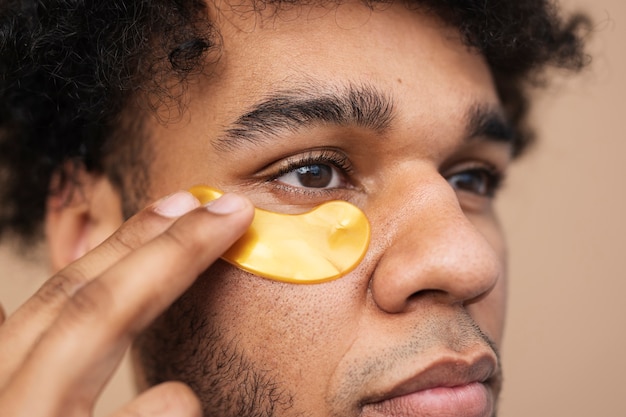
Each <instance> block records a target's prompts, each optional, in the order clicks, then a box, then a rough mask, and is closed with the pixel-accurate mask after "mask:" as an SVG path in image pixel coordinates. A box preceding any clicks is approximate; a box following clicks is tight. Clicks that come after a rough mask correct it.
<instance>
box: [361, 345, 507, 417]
mask: <svg viewBox="0 0 626 417" xmlns="http://www.w3.org/2000/svg"><path fill="white" fill-rule="evenodd" d="M500 379H501V377H500V372H499V367H498V363H497V359H496V357H495V356H493V355H489V354H484V355H481V356H479V357H477V358H475V359H473V360H471V359H469V360H468V359H464V358H458V357H457V358H453V357H450V358H442V359H440V360H438V361H436V362H434V363H432V364H430V365H429V366H428V367H427V368H426V369H424V370H423V371H421V372H418V373H417V374H416V375H413V376H411V377H409V378H406V379H404V380H402V381H401V382H399V383H397V384H395V385H394V386H393V387H391V388H390V389H388V390H386V391H384V393H383V394H380V395H375V396H372V397H370V398H368V399H367V400H365V401H364V402H363V403H362V404H363V405H362V408H361V410H362V412H361V415H360V416H361V417H383V416H385V417H409V416H424V417H426V416H428V417H432V416H455V417H490V416H492V415H494V410H495V399H496V397H497V393H498V391H499V387H500Z"/></svg>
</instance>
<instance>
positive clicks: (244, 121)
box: [215, 85, 394, 151]
mask: <svg viewBox="0 0 626 417" xmlns="http://www.w3.org/2000/svg"><path fill="white" fill-rule="evenodd" d="M320 90H321V88H318V87H316V86H306V87H300V88H296V89H293V90H290V91H288V92H278V93H275V94H272V95H270V96H269V97H267V98H265V99H264V100H262V101H261V102H259V103H257V104H256V105H255V106H254V107H253V108H252V109H250V110H249V111H247V112H246V113H245V114H243V115H241V116H239V117H238V118H237V120H235V122H234V123H232V124H231V125H230V126H229V127H228V128H227V129H226V130H225V132H224V134H223V135H222V136H220V137H219V138H218V139H217V140H216V142H215V147H216V148H217V149H218V150H224V151H229V150H232V149H233V148H236V147H238V146H241V145H243V144H245V143H247V142H248V143H250V142H257V141H259V140H261V141H262V140H263V139H268V138H271V137H273V136H277V135H279V134H281V133H284V132H285V131H288V132H295V131H298V130H300V129H302V128H305V127H310V126H312V125H315V124H330V125H336V126H357V127H362V128H366V129H369V130H373V131H375V132H377V133H383V132H384V131H386V130H387V129H389V126H390V124H391V121H392V119H393V116H394V109H393V100H392V98H391V97H390V96H388V95H386V94H384V93H382V92H380V91H378V90H376V89H375V88H374V87H372V86H369V85H348V86H346V87H344V88H342V89H337V90H336V91H331V92H328V93H321V94H320Z"/></svg>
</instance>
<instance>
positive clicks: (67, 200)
mask: <svg viewBox="0 0 626 417" xmlns="http://www.w3.org/2000/svg"><path fill="white" fill-rule="evenodd" d="M69 171H71V175H70V174H68V178H70V179H69V180H68V181H65V182H64V183H63V184H62V186H61V187H55V186H54V185H56V184H59V183H60V182H61V181H60V178H61V177H60V176H58V177H55V178H54V179H53V181H52V187H51V190H52V191H51V192H50V196H49V197H48V199H47V204H46V215H45V234H46V241H47V243H48V252H49V255H50V262H51V266H52V268H53V271H58V270H59V269H61V268H64V267H65V266H66V265H68V264H69V263H71V262H73V261H75V260H76V259H78V258H80V257H81V256H83V255H84V254H85V253H87V252H88V251H89V250H91V249H93V248H94V247H96V246H97V245H98V244H100V243H101V242H102V241H104V240H105V239H106V238H107V237H108V236H110V235H111V234H112V233H113V232H114V231H115V230H117V228H118V227H119V226H120V225H121V224H122V222H123V216H122V208H121V200H120V197H119V194H118V192H117V191H116V190H115V189H114V187H113V186H112V184H111V183H110V181H109V180H108V179H107V178H106V177H105V176H104V175H94V174H91V173H88V172H86V171H85V169H84V168H82V167H74V168H71V169H69Z"/></svg>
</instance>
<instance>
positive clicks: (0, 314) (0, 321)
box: [0, 304, 6, 326]
mask: <svg viewBox="0 0 626 417" xmlns="http://www.w3.org/2000/svg"><path fill="white" fill-rule="evenodd" d="M5 319H6V315H5V313H4V307H2V304H0V326H2V324H3V323H4V320H5Z"/></svg>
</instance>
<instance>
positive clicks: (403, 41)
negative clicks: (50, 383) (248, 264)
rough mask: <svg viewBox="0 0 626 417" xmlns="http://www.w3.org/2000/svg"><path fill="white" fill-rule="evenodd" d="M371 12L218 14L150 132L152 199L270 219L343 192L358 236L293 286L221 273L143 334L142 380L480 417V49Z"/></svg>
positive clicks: (488, 305) (486, 220) (448, 33)
mask: <svg viewBox="0 0 626 417" xmlns="http://www.w3.org/2000/svg"><path fill="white" fill-rule="evenodd" d="M379 8H380V9H381V10H374V11H372V10H369V9H368V8H366V7H364V6H363V5H361V3H348V4H344V5H341V6H332V7H331V6H328V7H325V8H322V7H311V8H309V7H293V8H292V9H290V10H282V11H279V12H274V11H271V12H270V11H269V10H267V11H265V12H262V13H257V12H252V11H250V12H247V11H244V10H239V11H236V10H235V9H236V7H235V6H232V7H231V6H227V5H222V6H221V7H216V8H215V9H213V11H212V17H211V18H212V20H213V21H214V22H216V24H217V27H218V29H219V32H220V34H221V49H220V51H221V52H220V57H219V61H217V63H216V64H215V65H214V66H213V67H211V71H210V74H207V77H206V78H203V79H202V80H201V81H199V82H197V83H192V84H191V86H190V88H189V90H188V95H189V97H188V102H187V107H186V110H185V113H184V116H183V117H182V118H181V119H180V120H179V121H176V122H171V123H168V124H167V125H161V124H157V123H155V124H154V126H153V132H152V135H151V137H152V142H151V144H150V146H151V147H152V148H153V153H154V160H153V161H152V163H151V165H150V177H151V188H150V190H149V192H148V197H150V198H156V197H158V196H161V195H164V194H167V193H169V192H172V191H174V190H176V189H181V188H182V189H185V188H189V187H191V186H193V185H197V184H206V185H211V186H213V187H216V188H219V189H221V190H224V191H234V192H239V193H242V194H245V195H247V196H248V197H249V198H250V199H251V200H252V201H253V202H254V203H255V205H257V206H258V207H261V208H265V209H268V210H271V211H276V212H282V213H300V212H304V211H307V210H309V209H311V208H313V207H314V206H316V205H319V204H321V203H323V202H325V201H329V200H334V199H340V200H347V201H350V202H352V203H353V204H355V205H357V206H358V207H360V208H361V209H362V210H363V211H364V212H365V214H366V215H367V217H368V218H369V220H370V222H371V225H372V240H371V245H370V248H369V250H368V252H367V254H366V256H365V259H364V260H363V261H362V263H361V264H360V265H359V266H358V267H357V268H356V269H355V270H354V271H352V272H351V273H350V274H348V275H347V276H345V277H343V278H340V279H338V280H336V281H331V282H327V283H323V284H314V285H294V284H287V283H281V282H275V281H270V280H267V279H263V278H259V277H257V276H253V275H251V274H248V273H246V272H243V271H241V270H238V269H236V268H234V267H232V266H230V265H227V264H225V263H221V262H220V263H217V264H215V265H214V266H212V267H211V269H209V270H208V271H207V272H206V273H205V274H204V275H203V276H201V277H200V278H199V279H198V281H197V283H196V284H195V286H194V287H193V288H192V289H191V290H190V291H189V292H188V293H187V294H186V295H185V296H184V297H183V298H182V299H181V300H179V302H177V303H176V304H175V305H174V306H173V307H172V308H171V309H170V310H169V311H168V312H167V313H166V314H165V315H164V316H163V317H162V318H161V319H160V320H159V321H157V323H155V325H154V326H153V327H152V328H151V329H150V330H149V331H147V332H146V334H145V335H143V337H142V338H141V339H140V340H139V342H138V344H137V351H138V352H139V354H140V356H141V357H142V363H143V366H144V368H145V373H146V377H147V379H148V380H149V381H151V382H153V383H154V382H157V381H159V380H162V379H172V378H173V379H178V380H183V381H186V382H188V383H189V384H190V385H191V386H192V388H194V390H195V391H196V392H197V393H198V394H199V395H200V396H201V398H202V401H203V403H204V406H205V414H206V415H211V416H213V415H214V416H222V417H223V416H270V415H272V416H273V415H276V416H342V417H349V416H364V417H365V416H368V417H370V416H409V415H411V416H412V415H420V416H434V415H455V416H489V415H491V414H492V413H493V410H494V408H495V397H496V396H497V391H498V388H497V386H498V381H499V378H498V373H499V364H498V360H497V357H496V353H495V351H494V349H495V346H496V345H498V344H499V343H500V341H501V338H502V328H503V320H504V310H505V279H504V269H505V266H504V263H505V246H504V243H503V239H502V235H501V231H500V229H499V227H498V224H497V220H496V217H495V214H494V211H493V198H492V194H493V191H494V188H496V186H497V182H498V176H500V175H501V174H502V173H503V171H505V169H506V167H507V165H508V163H509V160H510V153H511V145H510V140H509V139H510V138H508V135H507V128H506V126H505V125H504V124H503V123H502V118H501V111H500V104H499V101H498V97H497V94H496V91H495V89H494V85H493V81H492V79H491V75H490V72H489V70H488V67H487V65H486V63H485V61H484V59H483V57H482V56H481V55H479V54H478V53H476V52H475V51H472V50H469V49H468V48H467V47H465V46H464V45H463V44H462V42H461V41H460V39H459V36H458V34H457V33H456V32H455V30H453V29H450V28H446V27H444V26H442V25H441V24H440V23H439V22H438V21H437V20H435V19H433V18H431V17H427V16H425V15H422V14H419V13H417V12H415V11H410V10H407V9H406V8H405V7H404V6H402V5H391V6H389V5H385V6H380V7H379ZM302 238H303V239H306V238H307V237H306V236H302ZM482 382H484V384H483V383H482Z"/></svg>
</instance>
